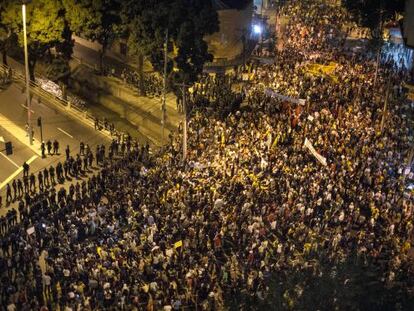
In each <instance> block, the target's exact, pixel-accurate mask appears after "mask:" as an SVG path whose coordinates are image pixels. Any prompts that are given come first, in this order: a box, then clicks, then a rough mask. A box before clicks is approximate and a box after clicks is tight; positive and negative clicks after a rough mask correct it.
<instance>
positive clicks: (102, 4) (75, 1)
mask: <svg viewBox="0 0 414 311" xmlns="http://www.w3.org/2000/svg"><path fill="white" fill-rule="evenodd" d="M62 3H63V6H64V8H65V10H66V19H67V21H68V24H69V27H70V29H71V30H72V31H73V32H75V33H77V34H82V35H83V36H84V37H85V38H86V39H88V40H91V41H97V42H98V43H100V44H101V45H102V51H100V52H101V57H100V67H101V71H102V69H103V68H102V67H103V57H104V55H105V52H106V50H107V48H108V47H110V46H111V44H112V43H113V41H114V40H115V38H116V37H117V35H118V32H119V25H120V23H121V18H120V6H121V1H118V0H62Z"/></svg>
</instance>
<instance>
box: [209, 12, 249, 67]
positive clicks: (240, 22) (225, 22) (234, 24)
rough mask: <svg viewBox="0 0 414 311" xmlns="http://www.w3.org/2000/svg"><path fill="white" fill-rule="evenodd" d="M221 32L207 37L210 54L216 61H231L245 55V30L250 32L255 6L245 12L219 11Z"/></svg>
mask: <svg viewBox="0 0 414 311" xmlns="http://www.w3.org/2000/svg"><path fill="white" fill-rule="evenodd" d="M217 13H218V16H219V21H220V31H219V32H216V33H214V34H212V35H210V36H206V37H205V40H206V42H207V43H208V47H209V52H210V53H212V54H213V55H214V58H215V59H227V60H231V59H234V58H236V57H237V56H238V55H240V54H242V53H243V42H242V34H243V29H246V30H247V32H250V27H251V23H252V16H253V5H248V6H247V7H246V8H245V9H243V10H236V9H227V10H219V11H218V12H217Z"/></svg>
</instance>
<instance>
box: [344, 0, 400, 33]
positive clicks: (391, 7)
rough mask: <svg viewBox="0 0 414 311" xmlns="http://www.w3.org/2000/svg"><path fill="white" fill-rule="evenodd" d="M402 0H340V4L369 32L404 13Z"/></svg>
mask: <svg viewBox="0 0 414 311" xmlns="http://www.w3.org/2000/svg"><path fill="white" fill-rule="evenodd" d="M404 2H405V1H404V0H342V4H343V5H344V6H345V8H347V9H348V11H349V12H350V13H352V14H353V16H354V18H355V19H356V22H357V23H358V24H359V25H360V26H362V27H368V28H370V29H371V30H376V29H378V28H379V27H380V26H381V25H380V23H381V19H382V21H383V22H385V21H386V20H389V19H391V18H392V17H393V16H395V13H397V12H402V11H404Z"/></svg>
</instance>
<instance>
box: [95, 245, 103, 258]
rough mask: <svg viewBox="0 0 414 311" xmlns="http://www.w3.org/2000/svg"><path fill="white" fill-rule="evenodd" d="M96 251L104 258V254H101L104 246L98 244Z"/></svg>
mask: <svg viewBox="0 0 414 311" xmlns="http://www.w3.org/2000/svg"><path fill="white" fill-rule="evenodd" d="M96 252H97V253H98V255H99V257H101V258H102V256H101V253H102V247H100V246H98V247H97V248H96Z"/></svg>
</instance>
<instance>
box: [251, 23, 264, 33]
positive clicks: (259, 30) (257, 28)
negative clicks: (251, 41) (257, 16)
mask: <svg viewBox="0 0 414 311" xmlns="http://www.w3.org/2000/svg"><path fill="white" fill-rule="evenodd" d="M253 32H254V33H255V34H256V35H260V34H261V33H262V26H260V25H258V24H256V25H253Z"/></svg>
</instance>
